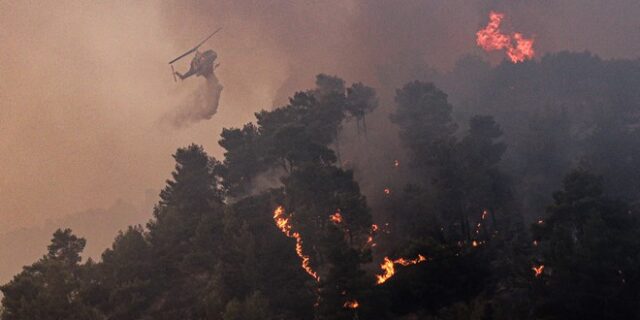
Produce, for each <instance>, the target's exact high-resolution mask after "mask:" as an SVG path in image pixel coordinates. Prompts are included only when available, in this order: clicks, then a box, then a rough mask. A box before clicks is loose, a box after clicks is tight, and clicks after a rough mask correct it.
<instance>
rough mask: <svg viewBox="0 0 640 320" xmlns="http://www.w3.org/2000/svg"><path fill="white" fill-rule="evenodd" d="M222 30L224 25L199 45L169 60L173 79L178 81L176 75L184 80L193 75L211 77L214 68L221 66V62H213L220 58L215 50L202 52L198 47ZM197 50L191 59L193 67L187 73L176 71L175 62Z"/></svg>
mask: <svg viewBox="0 0 640 320" xmlns="http://www.w3.org/2000/svg"><path fill="white" fill-rule="evenodd" d="M220 30H222V27H220V28H218V29H217V30H216V31H214V32H212V33H211V34H210V35H209V36H207V37H206V38H205V39H204V40H202V41H201V42H200V43H199V44H198V45H197V46H195V47H193V48H192V49H190V50H189V51H187V52H185V53H183V54H181V55H180V56H179V57H177V58H175V59H173V60H171V61H169V65H170V66H171V72H172V73H173V81H176V82H177V81H178V80H177V79H176V76H178V77H179V78H180V80H184V79H186V78H189V77H191V76H193V75H198V76H203V77H205V78H209V77H210V76H211V75H212V74H213V70H214V69H215V68H217V67H218V66H220V64H219V63H217V64H215V65H214V64H213V63H214V61H215V60H216V58H218V54H217V53H216V52H215V51H213V50H207V51H205V52H200V51H199V50H198V49H199V48H200V46H202V45H203V44H204V43H205V42H207V40H209V39H210V38H211V37H213V35H215V34H216V33H218V31H220ZM193 52H195V55H194V57H193V59H191V67H190V68H189V71H187V73H185V74H182V73H180V72H177V71H175V69H174V68H173V63H174V62H176V61H178V60H180V59H182V58H184V57H186V56H188V55H190V54H191V53H193Z"/></svg>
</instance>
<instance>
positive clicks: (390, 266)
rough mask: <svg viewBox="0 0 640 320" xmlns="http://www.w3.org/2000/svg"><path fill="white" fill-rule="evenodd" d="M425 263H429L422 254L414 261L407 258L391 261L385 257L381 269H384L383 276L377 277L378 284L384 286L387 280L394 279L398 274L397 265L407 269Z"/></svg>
mask: <svg viewBox="0 0 640 320" xmlns="http://www.w3.org/2000/svg"><path fill="white" fill-rule="evenodd" d="M424 261H427V258H425V257H424V256H423V255H421V254H419V255H418V257H417V258H415V259H413V260H409V259H405V258H399V259H396V260H391V259H389V258H388V257H384V262H383V263H382V264H381V265H380V268H381V269H382V271H383V274H380V275H376V278H377V281H376V283H377V284H383V283H385V282H386V281H387V280H389V279H390V278H391V277H393V276H394V275H395V274H396V267H395V265H396V264H399V265H401V266H404V267H406V266H410V265H414V264H418V263H421V262H424Z"/></svg>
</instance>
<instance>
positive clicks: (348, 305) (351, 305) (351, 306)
mask: <svg viewBox="0 0 640 320" xmlns="http://www.w3.org/2000/svg"><path fill="white" fill-rule="evenodd" d="M342 306H343V307H344V308H348V309H357V308H358V307H359V306H360V303H358V300H347V302H345V303H344V305H342Z"/></svg>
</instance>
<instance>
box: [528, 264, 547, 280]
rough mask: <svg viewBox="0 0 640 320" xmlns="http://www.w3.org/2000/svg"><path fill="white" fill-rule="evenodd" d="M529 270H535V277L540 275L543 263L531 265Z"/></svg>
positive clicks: (542, 270)
mask: <svg viewBox="0 0 640 320" xmlns="http://www.w3.org/2000/svg"><path fill="white" fill-rule="evenodd" d="M531 270H533V272H535V276H536V277H540V276H541V275H542V272H544V264H541V265H539V266H537V267H536V266H533V267H532V268H531Z"/></svg>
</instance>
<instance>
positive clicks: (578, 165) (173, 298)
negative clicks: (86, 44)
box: [0, 53, 640, 320]
mask: <svg viewBox="0 0 640 320" xmlns="http://www.w3.org/2000/svg"><path fill="white" fill-rule="evenodd" d="M465 70H467V71H468V72H464V71H465ZM435 80H436V83H438V84H439V85H440V84H441V85H442V87H443V88H447V89H450V90H451V91H452V92H453V93H454V96H453V98H452V101H450V98H449V96H448V95H447V94H446V93H445V92H444V91H443V90H441V89H440V88H438V87H436V85H434V84H433V83H430V82H425V81H411V82H409V83H406V84H405V85H403V86H401V87H400V88H399V89H397V90H396V92H395V100H394V103H393V105H392V106H388V108H387V109H385V110H386V111H388V115H386V114H385V117H387V116H388V120H389V122H390V123H392V124H393V125H394V126H395V128H396V129H397V137H398V143H399V145H401V146H402V148H403V150H404V151H405V152H406V154H405V155H402V156H403V157H405V156H406V159H408V161H407V163H406V164H405V163H403V162H400V161H398V160H396V161H394V163H389V164H388V169H387V171H384V172H378V174H379V175H382V176H393V175H396V176H397V178H396V179H395V180H394V181H396V184H397V183H398V181H400V184H401V186H400V187H394V188H393V189H390V188H389V187H388V186H383V185H379V186H378V185H376V186H375V188H376V189H378V190H380V191H381V192H379V193H375V194H367V197H365V195H364V191H363V189H361V184H360V183H359V181H360V180H361V179H363V177H360V176H358V174H357V172H354V171H353V170H351V169H347V168H353V169H354V170H356V171H357V170H358V168H359V167H363V166H367V165H370V163H367V162H362V161H360V162H356V163H353V162H351V161H350V159H342V157H343V156H344V155H347V156H349V155H350V154H352V152H345V151H349V150H347V149H349V148H350V146H349V145H340V136H341V133H342V132H343V130H344V129H345V127H347V126H351V127H354V126H355V127H356V128H357V133H358V135H360V134H361V133H364V134H365V137H364V138H362V139H358V140H357V141H359V142H358V143H362V144H367V143H373V142H371V141H369V140H368V139H367V138H366V134H367V132H371V133H372V131H373V130H376V127H373V126H371V125H369V127H367V125H366V122H365V118H366V117H367V116H369V115H372V114H375V113H376V112H383V113H384V112H385V110H383V111H380V110H379V109H380V108H378V107H379V104H380V103H379V101H380V100H379V98H378V96H377V93H376V91H375V90H374V89H373V88H371V87H368V86H366V85H364V84H362V83H355V84H353V85H351V86H349V87H347V86H346V84H345V82H344V81H343V80H342V79H340V78H337V77H333V76H327V75H319V76H318V77H317V79H316V87H315V88H313V89H311V90H308V91H304V92H298V93H295V94H294V95H293V97H292V98H290V100H289V104H287V105H286V106H283V107H280V108H277V109H274V110H272V111H261V112H259V113H257V114H256V122H255V123H249V124H246V125H245V126H243V127H242V128H231V129H224V130H223V132H222V134H221V139H220V141H219V144H220V146H222V147H223V148H224V149H225V154H224V159H223V160H222V161H218V160H216V159H213V158H212V157H210V156H209V155H207V153H206V152H205V151H204V150H203V148H202V147H200V146H197V145H190V146H187V147H185V148H181V149H178V150H177V152H176V153H175V155H174V158H175V161H176V167H175V170H174V172H173V173H172V176H171V178H170V180H168V181H167V183H166V187H165V188H164V189H163V190H162V192H161V193H160V201H159V203H158V204H157V205H156V207H155V209H154V212H153V219H152V220H151V221H149V223H148V224H147V225H146V226H144V227H143V226H131V227H129V228H128V229H127V230H126V231H122V232H120V234H119V235H117V237H116V238H115V241H114V243H113V245H112V247H111V248H109V249H107V250H106V251H105V252H104V253H103V255H102V259H101V261H99V262H94V261H91V260H89V261H86V262H84V263H82V261H81V253H82V250H83V248H84V246H85V240H84V239H83V238H80V237H78V236H76V235H74V234H73V233H72V232H71V230H69V229H65V230H59V231H57V232H56V233H55V234H54V235H53V239H52V241H51V245H50V246H49V247H48V250H47V253H46V254H45V255H44V256H43V257H42V258H41V259H40V260H38V261H37V262H35V263H33V264H32V265H30V266H26V267H24V270H23V271H22V272H21V273H20V274H18V275H16V276H15V277H14V279H13V280H12V281H11V282H9V283H7V284H5V285H3V286H1V287H0V290H1V291H2V293H3V295H4V296H3V299H2V309H0V310H1V315H2V317H1V319H3V320H14V319H160V320H162V319H167V320H168V319H224V320H236V319H237V320H240V319H242V320H254V319H255V320H258V319H274V320H275V319H283V320H284V319H323V320H324V319H451V320H453V319H478V320H480V319H637V318H639V317H640V309H638V308H637V304H638V302H640V282H639V281H640V273H639V272H640V224H639V223H640V221H639V220H638V215H637V214H638V212H637V209H638V203H639V202H640V179H639V178H640V152H638V150H640V126H638V120H639V119H638V116H640V112H639V111H640V108H639V107H640V95H639V94H638V91H637V88H639V87H640V63H639V62H637V61H603V60H601V59H599V58H597V57H594V56H591V55H590V54H587V53H584V54H574V53H560V54H555V55H549V56H546V57H544V58H542V60H540V61H530V62H525V63H522V64H517V65H513V64H510V63H503V64H501V65H499V66H497V67H495V68H492V67H490V66H489V65H487V64H485V63H484V62H482V61H481V60H478V59H474V58H465V59H463V60H461V62H460V63H459V64H458V66H457V67H456V69H454V70H453V71H452V72H451V73H449V74H446V75H438V76H436V79H435ZM453 84H458V85H457V86H455V85H453ZM452 102H454V103H455V104H456V105H459V106H454V103H452ZM367 130H368V131H367ZM364 158H365V159H367V158H366V157H364ZM403 159H404V158H403ZM371 161H374V160H371ZM562 176H564V178H562ZM363 180H366V178H364V179H363ZM372 181H377V180H372ZM382 190H384V192H382ZM545 208H546V209H545Z"/></svg>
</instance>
